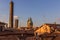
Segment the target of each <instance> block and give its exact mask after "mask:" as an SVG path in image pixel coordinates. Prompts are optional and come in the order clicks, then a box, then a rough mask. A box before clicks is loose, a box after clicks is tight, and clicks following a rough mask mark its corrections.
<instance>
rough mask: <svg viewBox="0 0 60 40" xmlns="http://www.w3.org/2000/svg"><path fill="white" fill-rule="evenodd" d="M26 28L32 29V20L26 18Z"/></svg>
mask: <svg viewBox="0 0 60 40" xmlns="http://www.w3.org/2000/svg"><path fill="white" fill-rule="evenodd" d="M27 28H33V22H32V18H31V17H30V18H28V20H27Z"/></svg>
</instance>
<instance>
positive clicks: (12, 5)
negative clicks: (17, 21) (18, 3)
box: [9, 0, 14, 28]
mask: <svg viewBox="0 0 60 40" xmlns="http://www.w3.org/2000/svg"><path fill="white" fill-rule="evenodd" d="M13 9H14V3H13V1H12V0H11V2H10V14H9V27H10V28H13V12H14V10H13Z"/></svg>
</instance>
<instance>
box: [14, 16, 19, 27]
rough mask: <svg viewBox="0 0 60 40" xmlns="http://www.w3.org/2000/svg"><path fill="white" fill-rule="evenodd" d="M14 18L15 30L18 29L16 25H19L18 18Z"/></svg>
mask: <svg viewBox="0 0 60 40" xmlns="http://www.w3.org/2000/svg"><path fill="white" fill-rule="evenodd" d="M14 17H15V28H18V24H19V20H18V16H14Z"/></svg>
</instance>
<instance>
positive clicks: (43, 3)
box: [0, 0, 60, 26]
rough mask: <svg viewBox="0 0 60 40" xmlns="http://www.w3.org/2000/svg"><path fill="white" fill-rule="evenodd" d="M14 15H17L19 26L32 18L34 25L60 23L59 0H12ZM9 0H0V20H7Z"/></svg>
mask: <svg viewBox="0 0 60 40" xmlns="http://www.w3.org/2000/svg"><path fill="white" fill-rule="evenodd" d="M13 2H14V15H15V16H18V17H19V21H20V26H26V23H27V19H28V18H29V17H31V18H32V20H33V23H34V26H40V25H41V24H43V23H54V22H56V23H60V0H13ZM9 3H10V0H0V21H3V22H8V21H9V19H8V17H9Z"/></svg>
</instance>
